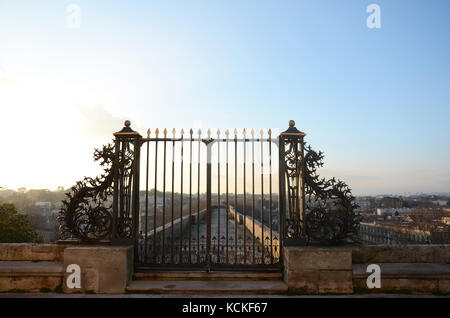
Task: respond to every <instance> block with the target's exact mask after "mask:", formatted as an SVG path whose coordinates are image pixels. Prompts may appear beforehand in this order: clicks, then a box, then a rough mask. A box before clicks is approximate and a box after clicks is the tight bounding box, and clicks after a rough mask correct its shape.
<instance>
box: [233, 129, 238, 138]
mask: <svg viewBox="0 0 450 318" xmlns="http://www.w3.org/2000/svg"><path fill="white" fill-rule="evenodd" d="M234 135H235V136H236V137H237V135H238V131H237V129H236V128H234Z"/></svg>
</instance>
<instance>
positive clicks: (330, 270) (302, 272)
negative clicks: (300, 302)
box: [283, 246, 353, 294]
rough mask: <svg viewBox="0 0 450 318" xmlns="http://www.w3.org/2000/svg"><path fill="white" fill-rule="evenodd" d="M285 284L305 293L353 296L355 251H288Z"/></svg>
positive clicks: (284, 251) (306, 249)
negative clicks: (353, 257)
mask: <svg viewBox="0 0 450 318" xmlns="http://www.w3.org/2000/svg"><path fill="white" fill-rule="evenodd" d="M283 254H284V281H285V282H286V283H287V285H288V287H289V290H290V291H293V292H301V293H314V294H316V293H340V294H351V293H353V281H352V250H351V249H348V248H340V247H336V248H334V247H330V248H320V247H290V246H288V247H284V249H283Z"/></svg>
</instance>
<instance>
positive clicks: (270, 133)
mask: <svg viewBox="0 0 450 318" xmlns="http://www.w3.org/2000/svg"><path fill="white" fill-rule="evenodd" d="M270 136H272V129H270V128H269V137H270Z"/></svg>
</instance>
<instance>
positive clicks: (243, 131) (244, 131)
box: [242, 128, 247, 137]
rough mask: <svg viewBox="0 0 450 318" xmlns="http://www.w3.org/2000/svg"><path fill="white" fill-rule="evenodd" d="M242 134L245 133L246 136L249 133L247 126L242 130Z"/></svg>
mask: <svg viewBox="0 0 450 318" xmlns="http://www.w3.org/2000/svg"><path fill="white" fill-rule="evenodd" d="M242 134H243V135H244V137H245V135H246V134H247V130H245V128H244V129H243V130H242Z"/></svg>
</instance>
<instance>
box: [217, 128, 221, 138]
mask: <svg viewBox="0 0 450 318" xmlns="http://www.w3.org/2000/svg"><path fill="white" fill-rule="evenodd" d="M216 133H217V137H219V136H220V129H217V132H216Z"/></svg>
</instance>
